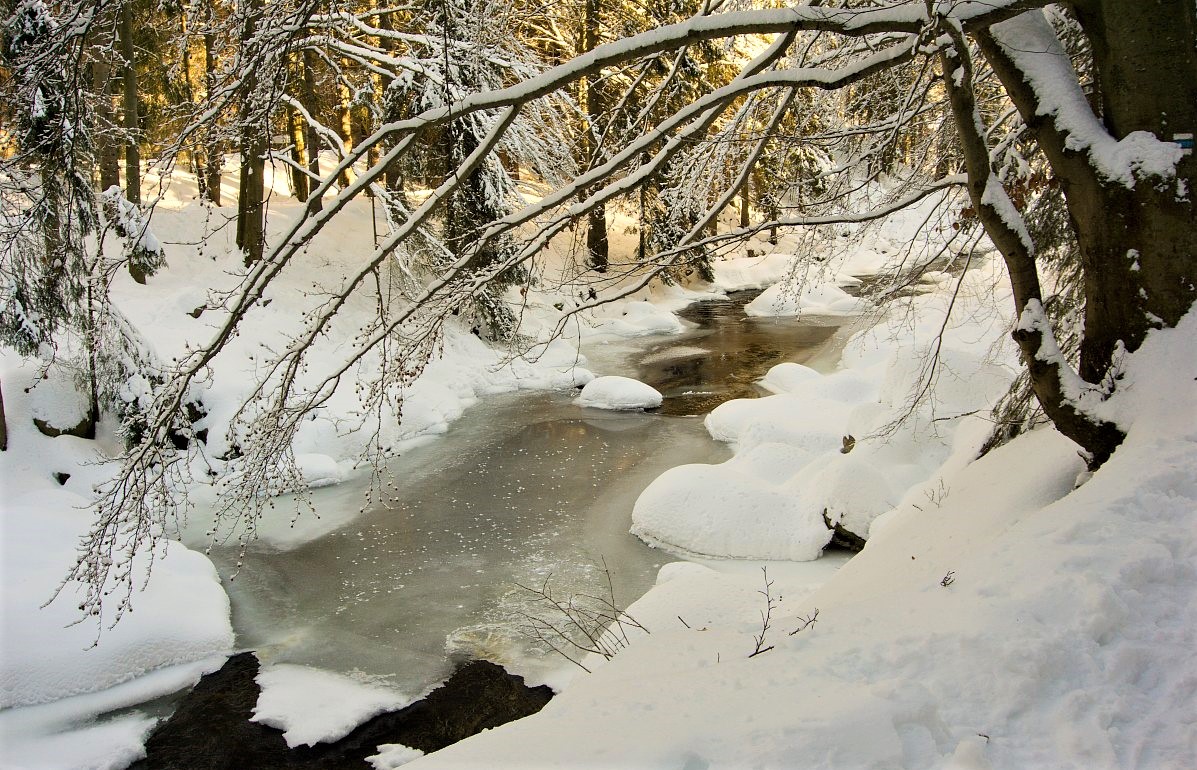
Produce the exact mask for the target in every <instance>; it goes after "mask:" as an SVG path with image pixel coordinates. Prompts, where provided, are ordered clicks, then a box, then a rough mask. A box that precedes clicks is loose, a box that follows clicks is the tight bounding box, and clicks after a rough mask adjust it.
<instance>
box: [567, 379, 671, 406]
mask: <svg viewBox="0 0 1197 770" xmlns="http://www.w3.org/2000/svg"><path fill="white" fill-rule="evenodd" d="M662 399H663V397H662V396H661V394H660V392H658V391H657V389H656V388H654V387H653V386H651V385H646V384H645V383H643V382H640V381H639V380H633V379H632V378H631V377H620V376H617V375H609V376H606V377H596V378H595V379H593V380H591V381H590V382H589V383H587V385H586V387H584V388H582V393H581V395H579V396H578V397H577V398H575V399H574V403H575V404H577V405H578V406H589V407H592V408H594V409H616V410H626V409H654V408H656V407H658V406H660V405H661V401H662Z"/></svg>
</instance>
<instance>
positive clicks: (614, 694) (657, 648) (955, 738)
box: [414, 313, 1197, 770]
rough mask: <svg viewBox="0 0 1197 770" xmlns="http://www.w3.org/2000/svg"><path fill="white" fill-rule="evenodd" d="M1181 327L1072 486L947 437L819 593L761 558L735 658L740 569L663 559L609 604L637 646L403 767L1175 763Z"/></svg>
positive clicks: (1188, 605)
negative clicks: (1099, 456) (621, 601)
mask: <svg viewBox="0 0 1197 770" xmlns="http://www.w3.org/2000/svg"><path fill="white" fill-rule="evenodd" d="M1194 334H1197V314H1194V313H1190V314H1189V315H1188V316H1187V317H1186V318H1185V319H1184V321H1183V322H1182V323H1181V324H1180V326H1179V327H1178V328H1176V329H1173V330H1163V331H1156V332H1152V334H1151V335H1150V336H1149V338H1148V340H1147V342H1146V343H1145V344H1144V345H1143V347H1142V348H1141V349H1140V350H1139V351H1137V352H1136V353H1135V354H1133V355H1131V356H1128V361H1127V369H1126V371H1127V375H1126V378H1125V380H1124V387H1120V388H1119V391H1118V392H1117V393H1116V394H1115V395H1114V397H1113V398H1112V399H1111V404H1112V408H1115V409H1117V410H1119V411H1120V414H1121V420H1122V422H1121V424H1123V425H1126V426H1128V436H1127V440H1126V442H1124V444H1123V445H1122V446H1121V447H1120V448H1119V449H1118V450H1117V451H1116V452H1115V453H1114V456H1113V457H1112V458H1111V459H1110V460H1109V462H1108V463H1106V465H1104V466H1103V467H1102V468H1101V469H1100V470H1098V471H1097V472H1096V473H1095V474H1093V476H1092V477H1091V478H1089V479H1088V480H1087V481H1086V482H1085V483H1084V484H1083V485H1082V486H1080V487H1079V488H1078V487H1075V483H1076V481H1077V479H1078V474H1080V472H1081V471H1082V470H1083V463H1082V462H1081V460H1080V459H1079V458H1078V457H1077V454H1076V446H1075V445H1074V444H1072V443H1071V442H1070V441H1068V440H1067V439H1065V438H1063V437H1061V436H1060V435H1059V434H1057V433H1056V432H1055V431H1052V430H1050V429H1045V430H1037V431H1033V432H1031V433H1027V434H1024V435H1023V436H1020V437H1019V438H1017V439H1015V440H1014V441H1013V442H1012V443H1011V444H1009V445H1007V446H1005V447H1002V448H1000V449H997V450H995V451H993V452H991V453H990V454H988V455H986V456H985V457H983V458H981V459H979V460H976V461H974V462H970V461H971V460H972V458H973V455H974V451H973V448H972V447H971V446H965V445H961V446H958V447H956V448H955V449H954V451H953V453H952V457H951V458H950V462H949V463H947V464H946V465H945V466H944V470H943V471H942V473H941V474H940V475H939V477H938V479H937V484H938V482H942V484H943V489H944V490H946V492H945V493H944V494H943V495H941V496H937V497H936V498H935V499H934V500H931V499H929V498H928V497H927V496H926V495H923V494H921V490H915V491H913V492H912V493H911V494H908V495H907V496H906V499H905V500H903V501H902V502H901V503H899V504H898V505H897V506H896V507H895V508H894V509H893V510H892V511H891V512H889V513H887V514H886V515H885V516H883V517H882V518H881V519H880V520H878V521H877V522H876V523H875V525H874V527H873V536H872V538H871V539H870V541H869V544H868V545H867V547H866V548H865V549H864V551H863V552H862V553H860V554H859V555H857V556H856V557H855V558H853V559H852V560H851V561H849V562H848V563H847V564H846V565H845V566H843V567H842V568H841V569H840V570H839V571H837V572H836V573H835V574H834V575H832V576H831V577H830V578H827V579H826V580H825V581H820V582H822V585H821V586H818V587H812V586H811V585H810V584H803V583H802V582H801V581H792V580H786V579H784V578H783V577H781V576H780V575H778V576H776V577H775V575H774V570H773V569H772V568H770V570H769V577H770V579H772V580H774V583H775V584H774V586H773V587H772V588H771V592H772V594H773V596H774V598H775V600H776V603H777V607H776V609H775V610H774V612H773V615H772V618H773V624H772V625H773V627H772V629H770V630H769V631H768V632H767V636H766V640H767V645H772V646H773V647H774V649H772V650H770V651H769V652H766V653H763V654H760V655H757V656H755V657H751V658H750V657H749V654H750V653H751V652H752V651H753V649H754V641H753V636H754V634H757V633H759V631H760V627H761V617H760V614H759V611H760V610H761V609H762V608H763V607H764V597H763V596H762V595H761V594H759V593H755V592H756V591H760V590H763V588H764V581H763V579H762V576H761V575H760V574H759V573H758V574H757V575H756V576H752V575H751V574H745V573H744V572H742V571H737V572H729V573H722V572H713V571H711V570H703V569H702V568H697V567H692V566H687V567H682V568H679V567H676V566H673V565H667V566H666V567H665V568H663V569H662V574H661V576H660V578H659V584H658V586H657V587H655V588H654V589H652V590H651V591H650V592H649V593H648V594H647V595H645V596H644V597H643V598H641V599H640V600H639V601H637V602H635V603H633V604H632V606H631V607H629V608H628V611H629V613H630V614H631V615H632V616H633V617H635V618H636V619H637V620H638V621H639V622H641V623H642V624H643V625H645V626H646V627H647V628H649V629H650V631H651V634H648V635H642V636H638V637H634V638H633V639H632V642H633V643H632V646H631V647H630V648H629V649H627V650H625V651H623V652H620V653H619V654H618V655H617V656H615V657H614V658H613V659H612V660H611V661H609V662H606V663H605V664H603V665H601V666H600V667H599V668H598V669H597V670H596V671H595V673H594V674H591V675H582V676H579V677H577V678H576V679H575V680H574V681H573V683H572V684H571V685H570V686H569V687H568V688H567V689H566V690H565V691H564V692H563V693H561V694H560V695H558V697H557V698H555V699H554V700H553V701H552V702H551V703H550V704H549V705H548V706H547V707H546V708H545V709H544V710H543V711H541V712H540V713H539V714H537V715H534V716H532V717H529V718H527V719H524V720H521V721H519V722H516V723H512V724H510V725H507V726H504V727H502V728H500V729H497V730H492V731H489V732H487V733H484V734H482V735H479V736H476V737H474V738H471V739H469V740H467V741H465V742H462V743H460V744H457V745H455V746H452V747H449V748H447V749H445V750H443V751H440V752H437V753H436V754H434V755H430V756H428V757H425V758H422V759H420V760H418V761H417V763H416V764H415V765H414V767H419V768H425V767H427V768H438V767H443V768H465V767H493V766H502V765H504V764H519V765H521V766H532V767H548V766H604V767H626V768H667V767H675V768H676V767H686V766H689V767H720V766H722V767H812V768H820V767H826V768H831V767H837V768H838V767H851V768H857V767H909V768H915V767H918V768H928V767H945V768H948V767H950V768H970V769H971V768H995V769H996V768H1040V767H1043V768H1046V767H1053V768H1066V767H1075V768H1129V767H1142V768H1152V769H1153V770H1158V769H1165V770H1167V769H1172V768H1175V769H1176V770H1179V769H1180V768H1187V767H1190V766H1191V765H1192V758H1193V756H1194V747H1195V745H1197V744H1195V741H1197V723H1195V722H1194V719H1193V711H1192V705H1193V702H1194V698H1195V697H1197V659H1194V657H1193V655H1192V650H1193V649H1195V648H1197V601H1195V599H1194V597H1197V529H1195V528H1194V516H1197V480H1195V478H1194V476H1193V474H1192V468H1193V467H1194V466H1195V465H1197V424H1195V421H1194V419H1193V416H1194V415H1197V394H1195V393H1194V391H1193V388H1192V382H1193V379H1194V377H1197V352H1195V351H1194V349H1193V347H1192V344H1191V340H1192V339H1193V336H1194ZM856 451H859V450H856ZM848 457H851V454H849V455H848ZM816 564H817V563H816ZM816 609H818V611H819V614H818V617H817V622H816V623H815V624H814V625H812V626H808V627H806V628H804V629H803V630H798V629H799V628H801V627H802V625H803V618H809V617H810V616H811V615H812V614H813V612H814V611H815V610H816ZM678 616H680V618H679V617H678ZM682 620H684V621H685V623H684V624H683V622H682ZM687 626H689V627H687ZM791 631H796V633H794V634H793V635H790V632H791ZM612 736H618V740H613V739H612Z"/></svg>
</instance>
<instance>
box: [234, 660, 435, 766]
mask: <svg viewBox="0 0 1197 770" xmlns="http://www.w3.org/2000/svg"><path fill="white" fill-rule="evenodd" d="M257 682H258V686H259V687H260V688H261V690H262V692H261V694H260V695H259V696H258V704H257V706H256V707H255V708H254V715H253V717H252V718H251V721H254V722H261V723H262V724H264V725H269V726H270V727H276V728H278V729H279V730H282V731H283V739H284V740H286V741H287V745H288V746H290V747H292V748H294V747H296V746H314V745H316V744H317V743H332V742H335V741H338V740H340V739H341V738H344V737H345V736H346V735H348V734H349V733H351V732H353V729H354V728H355V727H357V726H358V725H359V724H362V723H363V722H365V721H366V720H368V719H371V718H372V717H375V716H377V715H379V714H382V713H384V712H387V711H397V710H399V709H401V708H403V707H404V706H407V705H408V704H410V703H411V702H412V700H413V699H412V698H409V697H406V696H404V695H401V694H399V693H397V692H395V691H394V690H389V689H387V688H384V687H379V686H377V685H370V684H365V683H362V682H358V681H355V680H353V679H350V678H348V677H344V676H340V675H338V674H333V673H331V672H328V671H322V670H320V669H315V668H310V667H308V666H296V665H290V664H276V665H273V666H268V667H265V668H263V669H262V671H261V672H260V673H259V674H258V677H257Z"/></svg>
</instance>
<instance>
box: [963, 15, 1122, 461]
mask: <svg viewBox="0 0 1197 770" xmlns="http://www.w3.org/2000/svg"><path fill="white" fill-rule="evenodd" d="M944 28H945V31H946V32H948V34H950V35H951V36H952V38H953V42H954V45H953V46H952V47H950V48H946V49H944V50H943V51H941V53H940V63H941V66H942V80H943V84H944V89H945V91H946V92H947V94H948V100H949V104H950V106H951V109H952V117H953V120H954V121H955V124H956V129H957V133H958V135H959V137H960V143H961V148H962V150H963V154H964V160H965V167H966V169H967V171H968V194H969V199H970V201H971V202H972V205H973V209H974V211H976V213H977V218H978V219H979V220H980V222H981V225H982V226H983V227H984V228H985V233H986V234H987V235H988V236H989V239H990V240H991V241H993V244H994V245H995V246H996V247H997V248H998V251H999V252H1001V254H1002V257H1003V258H1004V259H1005V262H1006V268H1007V272H1008V273H1009V275H1010V284H1011V288H1012V289H1013V292H1014V308H1015V311H1016V312H1017V314H1018V318H1019V323H1018V324H1017V327H1016V329H1015V331H1014V334H1013V336H1014V340H1015V341H1016V342H1017V343H1018V346H1019V350H1020V351H1021V353H1022V359H1023V362H1024V363H1025V364H1026V365H1027V369H1028V372H1029V375H1030V380H1031V388H1032V390H1033V391H1034V392H1035V397H1036V398H1037V399H1038V401H1039V403H1040V405H1041V406H1042V407H1043V411H1044V413H1045V414H1046V415H1047V416H1048V418H1050V419H1051V421H1052V423H1053V424H1054V425H1055V426H1056V428H1057V429H1058V430H1059V431H1060V432H1061V433H1063V434H1064V435H1065V436H1068V437H1069V438H1071V439H1072V440H1073V441H1075V442H1077V444H1079V445H1080V446H1081V447H1082V448H1083V449H1084V450H1085V451H1086V452H1087V453H1088V454H1089V462H1090V466H1091V467H1097V466H1098V465H1100V464H1102V463H1103V462H1105V461H1106V459H1108V458H1109V456H1110V453H1111V452H1113V451H1114V449H1115V448H1116V447H1117V446H1118V444H1120V443H1121V442H1122V439H1123V433H1122V431H1121V430H1119V429H1118V427H1117V426H1115V425H1113V424H1111V423H1108V422H1105V421H1103V420H1100V419H1098V418H1096V417H1094V416H1093V415H1092V413H1091V412H1090V411H1088V410H1087V409H1084V408H1082V406H1081V404H1080V403H1078V400H1077V394H1076V393H1075V392H1074V391H1075V390H1076V387H1075V380H1074V376H1075V375H1073V374H1072V372H1071V369H1070V368H1069V367H1068V365H1067V362H1066V361H1063V360H1062V359H1061V357H1060V356H1059V349H1058V347H1057V345H1056V343H1055V340H1054V337H1053V335H1052V330H1051V328H1050V326H1049V325H1048V323H1047V318H1046V317H1045V316H1044V314H1043V302H1042V300H1043V294H1042V289H1041V287H1040V283H1039V271H1038V268H1037V266H1036V264H1035V252H1034V244H1033V243H1031V241H1030V236H1029V235H1027V233H1026V229H1025V227H1023V226H1021V217H1020V216H1019V215H1018V212H1017V210H1016V209H1015V208H1014V204H1013V203H1012V202H1011V201H1010V198H1009V196H1008V195H1007V194H1006V191H1005V189H1003V187H1002V185H1001V183H1000V182H999V181H998V179H997V176H996V175H995V174H994V173H993V168H992V166H991V164H990V157H989V147H988V145H987V144H986V142H985V137H984V135H983V134H982V133H981V130H982V129H981V127H982V125H983V124H982V122H981V117H980V113H979V111H978V109H977V103H976V99H975V97H974V83H973V66H972V60H971V58H970V57H969V54H968V47H967V44H966V43H965V42H964V37H963V35H961V34H960V33H959V32H958V31H956V30H954V29H951V28H948V27H947V25H944Z"/></svg>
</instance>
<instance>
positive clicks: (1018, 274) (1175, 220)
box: [944, 0, 1197, 466]
mask: <svg viewBox="0 0 1197 770" xmlns="http://www.w3.org/2000/svg"><path fill="white" fill-rule="evenodd" d="M1075 10H1076V12H1077V17H1078V19H1080V22H1081V24H1082V26H1083V29H1084V31H1086V34H1087V36H1088V37H1089V40H1090V43H1092V46H1093V54H1094V63H1095V66H1096V69H1098V73H1099V78H1098V81H1099V85H1100V89H1101V92H1100V95H1099V96H1100V98H1099V99H1098V101H1099V102H1100V104H1101V105H1102V114H1101V115H1100V116H1098V119H1099V120H1100V121H1101V123H1102V125H1104V126H1105V129H1106V131H1107V132H1108V133H1110V138H1112V139H1113V140H1118V141H1122V140H1126V141H1125V143H1124V144H1123V147H1124V148H1126V150H1128V151H1129V152H1131V153H1135V152H1136V141H1141V143H1144V144H1149V143H1155V141H1156V140H1163V141H1168V140H1171V139H1172V138H1173V137H1172V134H1174V133H1181V132H1185V131H1186V128H1187V131H1190V132H1191V131H1192V127H1193V125H1195V122H1197V54H1195V51H1193V46H1192V41H1193V28H1195V7H1193V6H1192V4H1191V2H1186V1H1184V0H1159V1H1154V0H1153V1H1152V2H1138V1H1136V0H1089V1H1084V2H1077V4H1075ZM976 37H977V41H978V43H979V46H980V49H982V51H983V53H984V55H985V57H986V60H988V61H989V62H990V65H991V66H992V67H994V71H995V72H996V73H997V75H998V78H999V79H1001V81H1002V85H1003V86H1004V89H1005V91H1007V92H1008V93H1009V96H1010V98H1011V101H1013V102H1014V104H1015V107H1016V108H1017V110H1019V113H1020V115H1021V116H1022V119H1023V121H1026V123H1027V126H1028V127H1029V129H1031V131H1032V133H1033V134H1034V137H1035V139H1037V141H1038V145H1039V147H1040V150H1041V151H1043V153H1044V156H1045V157H1046V159H1047V162H1049V164H1050V165H1051V168H1052V171H1053V172H1055V175H1056V177H1057V178H1058V180H1059V181H1061V186H1062V189H1063V193H1064V198H1065V200H1067V204H1068V211H1069V216H1070V218H1071V224H1073V228H1074V231H1075V234H1076V238H1077V245H1078V250H1080V254H1078V257H1080V262H1081V267H1082V271H1083V287H1084V334H1083V338H1082V342H1081V360H1080V368H1078V369H1080V371H1078V375H1080V377H1078V380H1080V382H1073V383H1070V384H1069V383H1065V382H1063V381H1062V377H1064V376H1067V374H1065V372H1063V371H1062V368H1061V365H1058V363H1057V362H1053V360H1052V354H1051V353H1052V348H1055V345H1053V342H1052V341H1051V339H1050V334H1051V329H1050V328H1046V319H1044V317H1041V308H1038V309H1037V305H1038V304H1039V287H1038V273H1037V272H1035V263H1034V255H1033V250H1031V248H1029V244H1028V248H1027V249H1026V250H1027V253H1026V254H1022V255H1019V254H1015V257H1014V259H1013V260H1011V254H1010V253H1011V250H1014V251H1016V250H1017V249H1016V248H1015V245H1014V244H1011V243H1010V238H1009V237H1007V238H1005V241H1007V242H1005V243H1003V242H1001V241H999V237H995V230H1001V229H1002V223H997V222H995V212H991V211H990V212H986V211H985V210H983V207H982V205H980V204H983V202H986V201H979V200H978V199H977V196H976V195H974V200H973V204H974V207H976V208H977V211H978V216H979V217H980V218H982V222H983V224H985V229H986V231H988V232H989V234H990V237H991V238H992V240H994V242H995V244H997V245H998V248H999V249H1001V250H1002V253H1003V255H1004V256H1005V257H1007V262H1008V265H1009V267H1010V275H1011V281H1013V283H1014V289H1015V302H1016V305H1017V309H1019V313H1020V319H1021V323H1020V326H1019V329H1017V331H1016V332H1015V339H1017V341H1019V344H1020V346H1021V348H1022V351H1023V358H1025V359H1026V360H1027V363H1028V366H1029V371H1031V380H1032V387H1033V389H1034V392H1035V395H1037V396H1038V399H1039V402H1040V405H1041V406H1043V407H1044V410H1045V412H1046V413H1047V416H1049V417H1050V418H1051V419H1052V422H1053V423H1055V424H1056V426H1057V428H1058V429H1059V430H1061V432H1063V433H1064V435H1067V436H1069V437H1070V438H1073V439H1074V441H1076V442H1077V443H1080V444H1081V445H1082V447H1083V448H1084V449H1086V450H1087V451H1088V453H1089V455H1090V465H1092V466H1096V465H1100V463H1101V462H1104V461H1105V459H1106V457H1108V456H1110V453H1112V451H1113V449H1114V448H1116V447H1117V445H1118V443H1120V441H1122V438H1123V432H1122V430H1119V429H1118V428H1117V426H1114V425H1112V424H1108V423H1104V422H1101V420H1100V419H1098V418H1096V417H1093V413H1092V411H1088V410H1078V408H1076V406H1077V396H1076V392H1077V390H1089V392H1090V393H1096V394H1104V393H1108V392H1111V390H1112V389H1113V388H1114V387H1116V378H1117V375H1118V356H1119V351H1122V350H1125V351H1134V350H1136V348H1137V347H1138V346H1140V345H1141V344H1142V341H1143V339H1144V337H1146V335H1147V333H1148V332H1149V331H1150V329H1152V328H1155V327H1157V326H1173V325H1175V323H1177V321H1179V319H1180V316H1181V315H1184V314H1185V313H1186V311H1187V310H1189V308H1190V307H1192V304H1193V302H1195V299H1197V261H1195V260H1193V243H1195V241H1197V207H1195V199H1193V195H1191V194H1186V193H1187V192H1190V190H1192V189H1193V186H1195V183H1197V178H1195V171H1197V166H1195V158H1193V156H1192V154H1191V153H1190V154H1189V156H1187V157H1184V158H1181V159H1180V160H1179V163H1178V164H1177V168H1175V170H1177V175H1175V178H1172V177H1169V176H1167V175H1165V176H1162V177H1161V176H1148V175H1147V172H1144V171H1143V170H1142V169H1137V168H1130V165H1129V164H1126V168H1123V164H1122V163H1120V162H1119V160H1118V153H1114V152H1111V150H1112V147H1111V146H1108V141H1107V140H1102V139H1101V138H1098V139H1094V138H1093V135H1092V134H1093V133H1094V132H1092V131H1090V134H1089V135H1083V131H1084V128H1083V127H1080V126H1078V122H1083V120H1084V119H1086V114H1084V111H1083V110H1084V108H1083V107H1081V105H1083V104H1084V101H1083V95H1082V93H1081V91H1080V86H1078V85H1076V83H1077V79H1076V77H1075V73H1073V72H1071V68H1070V67H1069V65H1068V59H1067V57H1065V56H1064V55H1063V50H1062V49H1061V48H1059V47H1058V46H1057V43H1056V38H1055V35H1053V32H1052V31H1051V28H1050V25H1049V24H1047V22H1046V19H1045V18H1044V17H1043V14H1041V13H1040V12H1038V11H1035V12H1031V13H1028V14H1023V16H1022V17H1020V18H1017V19H1013V20H1010V22H1007V23H1003V24H997V25H995V26H994V28H991V30H989V31H983V32H979V34H977V36H976ZM1032 42H1033V43H1034V46H1031V44H1029V43H1032ZM946 66H947V62H946ZM949 80H950V78H946V80H944V83H946V85H947V87H948V89H949V95H952V96H953V108H954V109H955V108H956V107H958V105H956V101H958V95H955V93H953V91H959V89H953V85H952V83H949ZM1061 84H1071V89H1074V91H1071V92H1069V93H1061V92H1059V86H1061ZM1050 99H1056V101H1055V102H1049V101H1050ZM955 117H956V123H958V127H961V126H964V123H962V122H961V121H964V120H967V119H966V117H965V116H962V115H961V114H959V113H958V114H956V115H955ZM1078 131H1080V132H1082V133H1077V132H1078ZM1136 132H1142V133H1141V134H1140V135H1138V137H1132V138H1131V139H1129V140H1128V137H1130V135H1131V134H1134V133H1136ZM961 133H962V134H967V133H968V132H967V131H961ZM1102 141H1106V144H1105V145H1102V144H1101V143H1102ZM966 144H967V143H966ZM1157 146H1159V147H1161V148H1166V147H1167V145H1157ZM968 154H970V153H968V152H966V157H967V156H968ZM974 165H976V164H974V163H970V165H968V174H970V181H971V183H973V182H976V180H974V178H973V177H974V171H976V172H978V174H979V170H977V169H974ZM986 174H988V169H986ZM971 187H972V184H971ZM980 189H982V192H983V193H984V192H985V188H984V187H982V188H980ZM971 192H972V190H971ZM984 198H986V200H988V202H990V204H992V199H991V198H989V196H984ZM996 218H997V219H1001V212H996ZM1032 279H1033V286H1032V284H1031V280H1032ZM1028 307H1031V309H1032V311H1034V313H1032V315H1035V313H1038V314H1039V315H1038V317H1031V316H1028V315H1027V314H1026V310H1027V308H1028ZM1064 386H1069V387H1064ZM1090 398H1092V396H1090Z"/></svg>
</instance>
